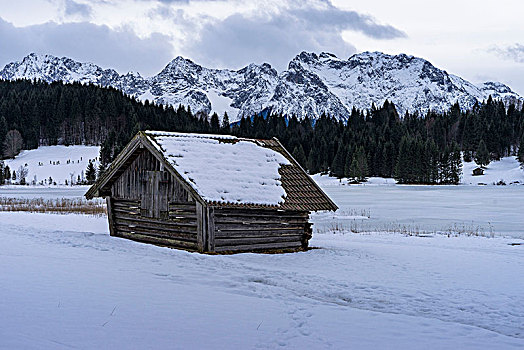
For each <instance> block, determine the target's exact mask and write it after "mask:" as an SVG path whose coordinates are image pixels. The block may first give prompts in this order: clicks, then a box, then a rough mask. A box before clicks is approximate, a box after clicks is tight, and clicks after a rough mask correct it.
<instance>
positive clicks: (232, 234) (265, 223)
mask: <svg viewBox="0 0 524 350" xmlns="http://www.w3.org/2000/svg"><path fill="white" fill-rule="evenodd" d="M308 218H309V213H308V212H295V211H279V210H264V209H228V208H211V210H210V213H209V219H208V221H210V222H213V225H212V226H213V227H210V231H209V232H211V235H213V239H212V245H211V246H210V247H209V248H210V251H215V252H239V251H256V250H281V249H284V250H287V249H289V250H295V249H300V248H306V247H307V243H308V240H309V238H310V233H311V225H310V224H309V223H308Z"/></svg>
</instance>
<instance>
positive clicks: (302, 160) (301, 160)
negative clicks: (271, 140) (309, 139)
mask: <svg viewBox="0 0 524 350" xmlns="http://www.w3.org/2000/svg"><path fill="white" fill-rule="evenodd" d="M292 155H293V158H295V160H296V161H297V162H298V164H300V166H301V167H305V166H306V162H307V161H306V153H305V152H304V148H303V147H302V145H301V144H300V143H299V144H298V145H296V146H295V148H293V152H292Z"/></svg>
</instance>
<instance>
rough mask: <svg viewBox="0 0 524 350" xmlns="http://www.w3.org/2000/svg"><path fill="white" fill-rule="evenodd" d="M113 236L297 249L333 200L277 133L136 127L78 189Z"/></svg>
mask: <svg viewBox="0 0 524 350" xmlns="http://www.w3.org/2000/svg"><path fill="white" fill-rule="evenodd" d="M85 196H86V197H87V198H88V199H90V198H93V197H106V200H107V210H108V219H109V228H110V233H111V235H112V236H118V237H124V238H129V239H133V240H137V241H142V242H149V243H154V244H158V245H164V246H169V247H173V248H181V249H186V250H193V251H198V252H209V253H229V252H244V251H296V250H301V249H305V248H307V246H308V241H309V239H310V238H311V233H312V229H311V224H310V223H309V222H308V220H309V213H310V212H311V211H317V210H337V209H338V208H337V206H336V205H335V204H334V203H333V202H332V201H331V199H330V198H329V197H328V196H327V195H326V194H325V193H324V192H323V191H322V190H321V189H320V187H318V185H317V184H316V183H315V181H314V180H313V179H311V178H310V177H309V175H307V174H306V172H305V171H304V170H303V169H302V168H301V167H300V165H299V164H298V163H297V162H296V161H295V160H294V159H293V157H292V156H291V155H290V154H289V152H287V150H285V149H284V147H283V146H282V145H281V144H280V142H279V141H278V140H277V139H272V140H255V139H245V138H237V137H234V136H229V135H203V134H183V133H175V132H161V131H146V132H139V133H138V134H137V135H136V136H135V137H134V138H133V139H132V140H131V141H130V142H129V144H127V146H126V147H125V148H124V149H123V151H122V152H121V153H120V154H119V155H118V156H117V157H116V159H115V160H114V162H113V164H112V165H111V167H110V168H109V169H108V170H107V171H106V172H105V173H104V175H103V176H102V177H101V178H100V179H98V181H97V182H96V183H95V184H94V185H93V186H92V187H91V188H90V189H89V190H88V192H87V193H86V195H85Z"/></svg>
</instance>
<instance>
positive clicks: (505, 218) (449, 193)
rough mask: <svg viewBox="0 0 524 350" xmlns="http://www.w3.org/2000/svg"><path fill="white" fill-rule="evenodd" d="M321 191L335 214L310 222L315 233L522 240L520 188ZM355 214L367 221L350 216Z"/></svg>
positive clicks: (327, 186) (330, 186) (329, 187)
mask: <svg viewBox="0 0 524 350" xmlns="http://www.w3.org/2000/svg"><path fill="white" fill-rule="evenodd" d="M321 187H322V188H323V189H324V190H325V191H326V193H327V194H328V195H329V196H330V197H331V198H332V199H333V200H334V201H335V203H336V204H337V205H338V206H339V207H340V209H339V211H338V212H337V214H336V215H334V216H328V215H317V216H316V217H315V216H314V217H315V219H314V220H315V222H316V227H317V229H326V228H327V229H329V228H330V227H332V226H333V225H337V224H339V225H342V226H344V227H346V228H347V227H355V228H357V229H361V230H378V231H383V230H399V229H401V228H404V227H405V228H407V229H408V230H420V231H447V230H449V229H450V228H451V229H452V230H454V229H457V228H458V229H462V228H463V229H465V230H466V231H476V230H478V232H479V233H482V234H485V235H490V233H491V232H493V233H494V234H495V235H507V236H512V237H518V238H524V186H408V185H405V186H404V185H390V186H388V185H383V186H380V185H357V186H348V185H346V186H343V185H336V184H334V183H333V182H330V183H323V184H321ZM361 212H365V214H369V216H370V218H369V219H361V220H359V219H352V218H351V216H350V215H351V214H353V215H355V214H356V215H359V214H360V213H361ZM333 218H334V220H333Z"/></svg>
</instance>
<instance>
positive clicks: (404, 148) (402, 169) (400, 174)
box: [395, 136, 411, 183]
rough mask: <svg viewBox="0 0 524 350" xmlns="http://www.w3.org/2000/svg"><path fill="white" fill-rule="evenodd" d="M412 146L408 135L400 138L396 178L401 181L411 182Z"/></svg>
mask: <svg viewBox="0 0 524 350" xmlns="http://www.w3.org/2000/svg"><path fill="white" fill-rule="evenodd" d="M410 148H411V143H410V141H409V138H408V137H407V136H403V137H402V139H401V140H400V146H399V150H398V157H397V163H396V165H395V179H396V180H397V181H398V182H399V183H409V181H410V179H411V176H410V166H411V163H410V157H409V149H410Z"/></svg>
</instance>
